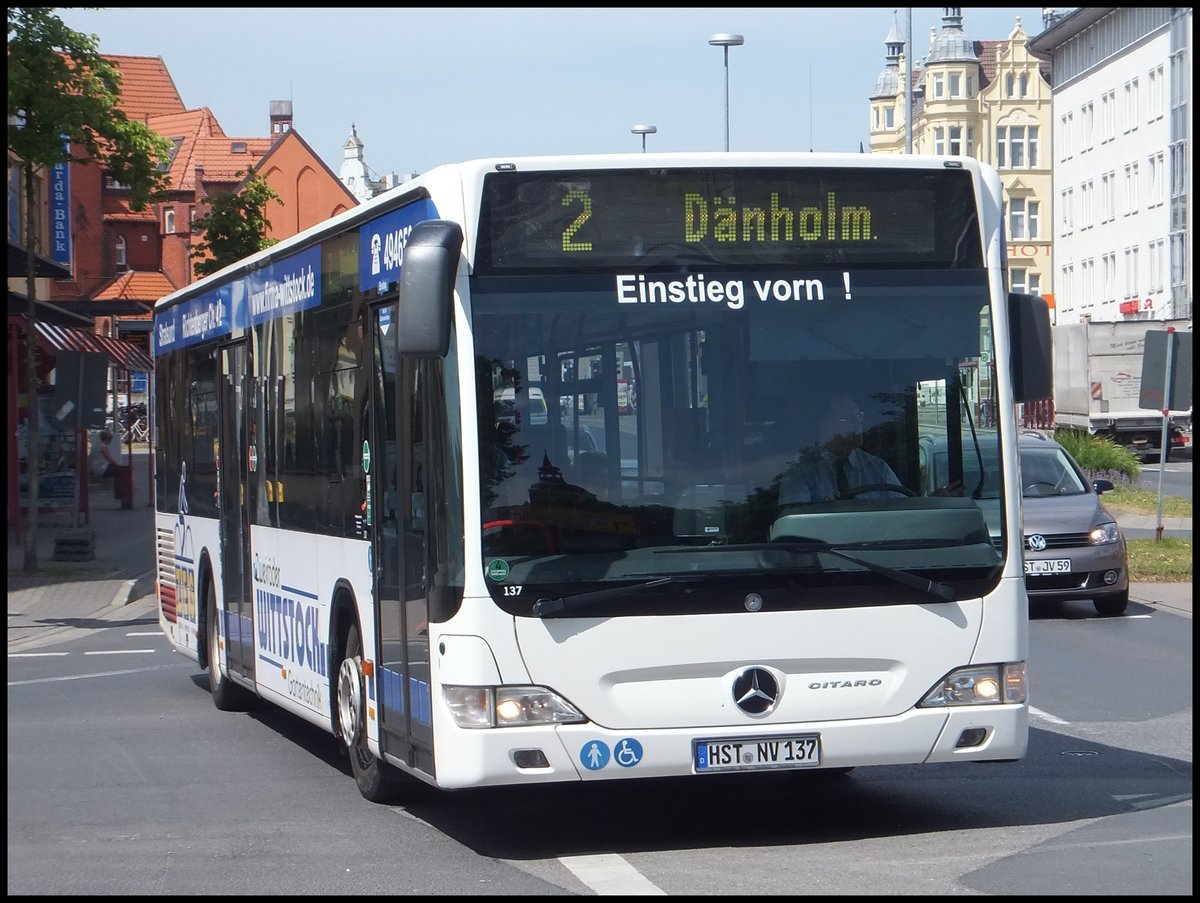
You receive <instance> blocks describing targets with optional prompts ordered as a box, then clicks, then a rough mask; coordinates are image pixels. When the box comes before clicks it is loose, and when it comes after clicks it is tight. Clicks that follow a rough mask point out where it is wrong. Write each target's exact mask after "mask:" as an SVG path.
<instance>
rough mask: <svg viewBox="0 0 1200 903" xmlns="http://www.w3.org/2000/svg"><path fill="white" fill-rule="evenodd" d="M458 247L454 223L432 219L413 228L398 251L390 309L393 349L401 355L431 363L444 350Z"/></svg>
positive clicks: (459, 232)
mask: <svg viewBox="0 0 1200 903" xmlns="http://www.w3.org/2000/svg"><path fill="white" fill-rule="evenodd" d="M462 243H463V234H462V229H460V228H459V226H458V224H457V223H452V222H448V221H446V220H439V219H432V220H426V221H425V222H423V223H417V225H415V226H413V230H412V234H410V235H409V237H408V244H407V245H405V247H404V263H403V265H402V266H401V268H400V299H399V302H398V303H397V305H396V348H397V350H398V351H399V352H400V354H401V355H407V356H409V357H433V358H436V357H445V356H446V354H447V353H448V352H449V351H450V322H451V319H452V317H453V315H454V280H455V277H456V276H457V275H458V261H459V255H460V254H461V252H462Z"/></svg>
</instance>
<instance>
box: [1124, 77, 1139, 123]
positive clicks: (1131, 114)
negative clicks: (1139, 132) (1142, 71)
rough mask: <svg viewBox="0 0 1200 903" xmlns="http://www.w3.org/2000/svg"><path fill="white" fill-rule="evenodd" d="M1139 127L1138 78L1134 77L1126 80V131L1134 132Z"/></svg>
mask: <svg viewBox="0 0 1200 903" xmlns="http://www.w3.org/2000/svg"><path fill="white" fill-rule="evenodd" d="M1137 127H1138V80H1137V79H1136V78H1132V79H1130V80H1129V81H1127V82H1125V131H1127V132H1132V131H1133V130H1134V129H1136V128H1137Z"/></svg>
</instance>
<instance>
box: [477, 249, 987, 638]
mask: <svg viewBox="0 0 1200 903" xmlns="http://www.w3.org/2000/svg"><path fill="white" fill-rule="evenodd" d="M830 275H831V276H832V277H833V278H831V279H828V280H827V281H826V283H825V284H824V285H823V286H822V290H823V292H824V298H823V299H821V298H813V299H808V298H803V299H794V298H793V299H788V300H777V299H776V288H775V286H776V285H781V286H782V287H781V288H780V289H779V292H780V293H783V291H784V289H785V288H786V290H787V291H791V286H790V283H788V282H787V279H788V277H787V275H786V274H784V273H778V272H777V273H772V272H769V271H759V270H756V271H754V272H753V273H748V272H741V271H728V272H719V273H718V272H707V273H704V274H703V275H701V274H699V273H690V274H685V275H681V276H663V277H654V278H651V277H647V278H646V279H645V282H646V283H647V286H648V290H650V289H649V285H650V284H651V283H654V282H665V283H668V286H667V289H666V291H668V292H669V291H670V284H672V283H681V284H682V285H683V286H684V290H685V291H686V290H687V289H688V286H689V285H692V286H697V285H699V284H700V281H701V280H702V279H703V280H704V282H705V283H707V286H708V287H707V288H706V291H707V293H708V294H709V295H713V294H717V293H715V292H713V291H712V288H711V287H712V286H713V285H714V284H716V285H719V286H720V287H721V291H720V296H721V297H722V299H723V300H721V301H716V302H705V303H686V302H685V303H679V304H671V303H668V304H636V305H628V306H623V305H618V304H615V303H613V293H614V288H613V281H614V277H613V276H611V275H577V274H570V273H563V274H558V275H538V276H525V277H519V276H512V277H477V278H475V279H474V280H473V283H472V300H473V319H474V335H475V342H476V344H475V351H476V360H475V366H476V370H477V373H476V377H477V382H478V384H479V385H480V388H481V391H480V394H479V400H480V403H479V429H480V435H481V444H482V446H483V448H482V453H481V455H480V462H481V466H480V483H481V492H482V494H483V504H484V523H483V549H484V562H483V566H484V568H485V573H486V574H487V576H488V582H489V586H490V587H491V588H492V591H493V598H494V599H495V601H496V602H497V603H498V604H500V605H501V606H503V607H504V608H505V609H506V610H508V611H510V612H512V613H514V614H518V615H522V614H524V615H528V614H531V606H532V604H533V602H534V601H535V600H537V599H542V598H554V597H558V596H570V595H574V594H579V593H584V592H588V591H590V590H593V589H595V588H596V585H597V584H605V585H612V584H617V585H619V584H622V583H625V584H629V585H630V586H634V585H636V584H642V583H644V582H646V581H653V580H655V579H656V578H662V577H688V576H695V575H697V574H706V575H710V576H712V577H714V578H717V579H716V580H715V581H708V582H706V583H704V584H703V587H704V589H697V588H696V587H691V588H690V591H689V587H688V584H687V583H686V581H684V582H682V583H681V582H680V581H673V582H671V583H667V582H663V583H661V584H655V585H653V586H650V587H647V588H646V589H643V590H639V591H638V592H635V593H627V594H623V595H622V594H613V595H612V597H611V598H603V599H599V600H597V601H596V602H594V603H592V604H589V605H588V606H586V608H585V609H581V611H580V614H586V615H587V616H597V615H613V614H620V613H639V614H644V613H671V612H676V611H679V612H687V611H690V612H695V611H697V610H705V606H706V605H709V604H714V605H718V607H719V606H720V605H725V604H732V603H730V602H728V601H725V602H721V603H716V602H709V601H707V600H706V599H704V598H702V597H703V595H704V592H705V590H707V589H708V588H709V587H719V586H721V582H722V580H723V579H724V578H728V581H733V582H735V583H736V584H737V586H739V587H743V588H744V589H745V591H746V592H747V593H749V592H760V593H761V592H769V591H770V590H771V589H772V588H773V587H779V586H792V587H795V586H803V587H806V588H808V589H810V590H812V592H810V593H795V592H792V593H791V594H790V596H789V598H791V599H792V600H793V601H792V602H791V603H790V604H792V605H795V606H805V605H810V604H830V600H832V599H836V598H837V593H836V590H837V589H838V588H839V587H845V586H847V585H853V586H855V587H856V588H857V589H858V590H860V591H859V592H856V593H855V598H856V599H857V600H868V601H874V602H882V601H901V602H911V601H913V596H912V595H911V594H908V593H906V592H904V591H903V587H898V586H897V584H896V582H895V580H894V579H893V578H892V577H890V576H889V575H888V574H887V573H886V569H887V568H889V567H890V568H899V569H901V570H903V571H904V572H906V573H915V574H918V575H920V577H922V578H925V579H927V580H936V581H938V582H944V583H948V584H949V585H950V586H952V587H953V588H954V594H955V595H956V596H958V597H964V596H966V595H968V594H970V595H974V596H977V595H980V594H981V593H982V592H984V591H985V590H986V589H987V588H988V587H989V586H991V585H993V584H994V582H995V580H996V579H997V578H998V572H999V568H1000V564H1001V561H1002V558H1001V548H1002V546H1001V545H1000V542H998V541H997V540H998V538H999V536H998V535H999V533H1000V525H1001V519H1000V517H999V499H998V487H999V480H1000V477H999V474H998V473H997V472H996V470H997V463H996V462H998V461H999V459H1000V455H999V448H998V441H999V440H998V433H997V429H996V424H995V411H994V408H993V404H992V402H993V396H992V389H993V384H994V381H993V379H992V374H991V373H990V370H989V366H988V359H989V354H988V349H989V347H990V339H991V323H990V318H989V315H988V303H987V298H988V295H987V285H986V282H985V277H984V273H983V272H982V271H981V270H962V271H954V272H936V273H935V272H930V271H920V270H918V271H907V270H871V271H869V272H860V273H855V277H854V282H853V284H852V285H851V286H850V288H849V291H847V286H846V285H845V283H844V280H843V278H842V274H841V273H840V272H839V273H833V274H830ZM763 289H765V291H763ZM764 294H765V295H766V297H765V298H764V297H762V296H763V295H764ZM847 295H849V297H847ZM498 392H501V393H503V394H504V396H505V397H506V398H508V397H510V396H511V397H512V398H513V400H514V405H513V408H512V412H513V413H511V414H509V415H506V416H497V415H496V409H495V406H494V405H493V398H494V397H496V393H498ZM543 398H544V399H545V403H546V405H547V406H548V408H549V416H546V415H545V414H542V413H541V412H542V411H543V410H545V408H543V407H542V406H541V404H540V402H541V400H542V399H543ZM531 401H532V405H531V404H530V402H531ZM831 404H833V405H836V404H841V405H842V406H843V410H842V411H841V412H840V413H843V414H846V413H847V411H846V410H844V408H845V407H846V406H849V407H850V410H849V412H848V414H849V416H848V417H846V418H844V419H846V420H852V421H854V422H852V423H850V424H849V426H850V429H848V430H847V431H846V432H848V433H849V434H851V435H850V436H849V437H848V438H847V439H846V440H845V441H846V442H848V443H850V444H853V445H854V446H855V448H854V449H853V450H852V451H851V453H850V456H849V457H850V458H851V460H857V459H859V458H862V459H863V461H865V460H867V456H869V457H870V458H872V459H874V460H875V461H877V462H882V463H881V464H875V470H874V471H872V470H871V469H870V466H869V465H868V469H867V471H866V472H867V473H868V474H869V477H861V476H860V477H859V478H858V479H857V482H859V483H860V485H857V486H854V485H851V486H843V487H839V486H837V485H836V483H835V478H834V477H830V478H828V479H826V478H824V477H822V476H821V475H820V473H819V471H820V469H821V466H822V465H823V463H824V462H825V459H826V458H832V457H835V455H834V454H833V453H832V452H831V444H834V443H831V439H830V436H829V435H828V433H829V431H830V428H829V425H828V421H829V419H830V414H829V408H830V406H831ZM823 431H824V432H823ZM931 442H937V444H938V447H939V448H943V449H945V450H946V452H945V454H944V455H942V456H941V458H940V459H939V460H940V471H939V474H944V475H945V477H946V479H945V482H944V483H943V484H941V485H937V486H934V485H932V482H933V480H932V478H931V475H930V474H929V473H928V471H929V467H930V463H929V460H928V454H923V453H922V450H923V449H925V448H927V447H928V445H929V444H930V443H931ZM981 462H987V463H988V464H989V465H991V468H990V472H986V473H983V474H982V475H981ZM860 463H861V462H860ZM964 464H965V471H966V473H965V474H964ZM806 468H808V470H809V471H810V472H811V471H812V470H813V469H816V470H817V471H818V474H817V475H816V476H812V475H811V473H809V475H807V476H806V475H805V469H806ZM923 470H924V471H925V472H923ZM964 475H965V476H969V477H970V485H964V480H963V478H964ZM864 479H866V480H868V482H866V483H863V480H864ZM989 524H990V528H989ZM993 534H997V535H996V536H993ZM851 548H853V552H852V553H851V556H852V557H847V555H846V554H837V550H839V549H840V550H841V551H842V552H843V553H846V552H850V550H851ZM855 559H861V560H855ZM873 564H875V565H882V566H884V568H885V571H884V572H881V571H880V570H879V569H877V568H873V567H871V565H873ZM512 586H520V587H522V592H521V593H520V594H519V595H517V596H513V595H510V594H508V592H511V590H510V591H508V592H506V589H505V588H506V587H512ZM898 589H899V590H900V591H899V592H898V591H897V590H898ZM716 598H720V599H723V600H729V599H730V598H731V594H730V593H729V589H728V586H725V587H724V588H723V589H722V590H721V591H720V592H718V593H717V595H716V596H714V599H716ZM736 604H737V605H739V606H740V605H741V597H740V596H739V597H738V598H737V600H736Z"/></svg>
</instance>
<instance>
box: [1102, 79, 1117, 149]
mask: <svg viewBox="0 0 1200 903" xmlns="http://www.w3.org/2000/svg"><path fill="white" fill-rule="evenodd" d="M1116 134H1117V92H1116V91H1106V92H1104V95H1103V96H1102V97H1101V98H1100V143H1101V144H1104V143H1105V142H1106V141H1112V140H1113V138H1114V137H1116Z"/></svg>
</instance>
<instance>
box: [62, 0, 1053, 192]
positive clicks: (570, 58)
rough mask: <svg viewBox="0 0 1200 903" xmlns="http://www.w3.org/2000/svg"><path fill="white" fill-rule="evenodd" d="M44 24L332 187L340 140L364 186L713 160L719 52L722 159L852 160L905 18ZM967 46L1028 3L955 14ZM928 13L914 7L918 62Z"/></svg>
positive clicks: (1025, 18)
mask: <svg viewBox="0 0 1200 903" xmlns="http://www.w3.org/2000/svg"><path fill="white" fill-rule="evenodd" d="M56 12H57V14H58V16H59V17H60V18H61V19H62V20H63V22H64V23H66V25H68V26H69V27H70V28H73V29H74V30H76V31H80V32H83V33H85V34H91V35H95V36H96V37H97V38H98V39H99V49H100V52H101V53H108V54H122V55H131V56H160V57H162V59H163V61H164V62H165V64H166V66H167V70H168V71H169V72H170V74H171V77H172V78H173V79H174V80H175V86H176V88H177V89H178V91H179V94H180V97H181V98H182V99H183V102H184V105H185V106H187V107H188V108H196V107H208V108H209V109H210V110H212V112H213V114H214V115H215V116H216V118H217V121H218V122H220V123H221V127H222V128H223V129H224V130H225V133H226V134H227V135H229V136H230V137H231V138H233V137H236V138H256V137H268V136H269V134H270V129H269V107H270V103H271V101H273V100H291V101H292V105H293V124H294V128H295V129H296V131H297V132H298V133H299V134H300V135H301V136H302V137H303V138H304V140H305V141H307V142H308V144H309V145H310V146H311V147H312V149H313V150H314V151H315V152H316V153H317V154H318V155H319V156H320V157H321V159H322V160H324V161H325V163H326V164H328V166H329V167H330V169H332V170H333V172H334V173H337V172H338V171H339V169H340V168H341V163H342V158H343V154H344V150H343V149H344V145H345V143H346V139H347V138H348V137H349V136H350V130H351V126H352V125H353V126H355V127H356V128H357V132H358V137H359V139H360V140H361V141H362V142H363V145H364V149H363V154H364V158H365V160H366V162H367V165H368V167H369V168H370V170H371V171H372V173H373V175H374V176H376V177H379V176H381V175H390V174H401V175H407V174H409V173H417V172H424V171H425V170H428V169H431V168H433V167H434V166H436V165H438V164H440V163H452V162H457V161H461V160H470V159H475V158H479V157H495V156H523V155H528V154H557V153H563V154H575V153H612V152H640V151H641V149H642V139H641V136H640V135H637V134H633V133H632V132H631V129H632V128H633V127H634V126H637V125H653V126H656V127H657V129H658V131H657V132H656V133H655V134H650V135H647V136H646V150H647V151H651V152H653V151H706V150H715V151H720V150H723V148H724V143H725V74H726V70H725V64H724V52H725V51H724V50H723V49H722V48H721V47H715V46H711V45H709V43H708V40H709V38H710V37H711V36H712V35H714V34H717V33H722V32H727V33H734V34H741V35H743V36H744V38H745V43H744V44H743V45H742V46H740V47H731V48H730V49H729V145H730V150H733V151H788V150H802V151H803V150H815V151H850V152H857V151H858V150H859V145H860V143H861V144H862V145H863V146H869V142H868V113H869V98H870V96H871V94H872V92H873V91H874V88H875V81H876V79H877V78H878V76H879V73H880V72H881V71H882V70H883V68H884V65H885V63H886V53H887V49H886V46H885V43H884V42H885V39H886V38H887V36H888V32H889V31H890V30H891V26H892V20H893V17H895V18H897V20H898V21H899V23H900V26H901V28H903V27H904V25H905V20H906V10H905V9H904V8H899V9H898V10H897V9H893V8H888V7H878V8H856V9H826V8H821V9H812V10H801V9H760V8H744V9H743V8H734V7H723V8H720V7H719V8H704V9H690V10H683V11H681V10H674V9H670V10H669V9H661V8H649V9H629V8H603V7H595V8H552V9H530V8H501V9H483V8H459V9H448V8H444V9H424V8H407V9H403V8H402V9H364V8H343V7H339V8H332V7H325V8H318V9H298V8H291V9H287V8H285V13H281V12H279V11H276V10H270V9H265V8H241V9H227V8H214V7H186V8H182V9H161V8H150V9H126V8H115V7H110V8H105V9H98V10H97V9H81V8H70V9H66V8H62V9H58V10H57V11H56ZM962 14H963V27H964V30H965V32H966V34H967V35H968V37H970V38H972V39H974V40H1003V39H1005V38H1007V37H1008V36H1009V34H1010V33H1011V32H1012V30H1013V27H1014V26H1015V24H1016V20H1017V18H1018V17H1020V19H1021V23H1022V26H1023V27H1024V29H1025V31H1026V33H1027V34H1028V35H1029V36H1030V37H1034V36H1036V35H1037V34H1039V33H1041V32H1042V30H1043V26H1042V19H1041V8H1040V7H1038V8H1029V9H1023V8H1016V7H1002V8H1001V7H988V8H981V9H973V8H971V7H963V8H962ZM941 19H942V8H941V7H936V8H935V7H928V8H924V7H913V8H912V24H913V34H914V39H913V46H914V48H915V50H914V52H915V55H916V56H917V58H918V59H920V58H922V57H924V55H925V53H926V51H927V50H928V47H929V33H930V29H931V28H933V27H940V25H941Z"/></svg>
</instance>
